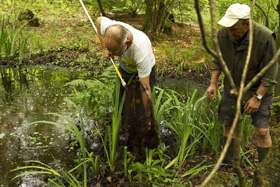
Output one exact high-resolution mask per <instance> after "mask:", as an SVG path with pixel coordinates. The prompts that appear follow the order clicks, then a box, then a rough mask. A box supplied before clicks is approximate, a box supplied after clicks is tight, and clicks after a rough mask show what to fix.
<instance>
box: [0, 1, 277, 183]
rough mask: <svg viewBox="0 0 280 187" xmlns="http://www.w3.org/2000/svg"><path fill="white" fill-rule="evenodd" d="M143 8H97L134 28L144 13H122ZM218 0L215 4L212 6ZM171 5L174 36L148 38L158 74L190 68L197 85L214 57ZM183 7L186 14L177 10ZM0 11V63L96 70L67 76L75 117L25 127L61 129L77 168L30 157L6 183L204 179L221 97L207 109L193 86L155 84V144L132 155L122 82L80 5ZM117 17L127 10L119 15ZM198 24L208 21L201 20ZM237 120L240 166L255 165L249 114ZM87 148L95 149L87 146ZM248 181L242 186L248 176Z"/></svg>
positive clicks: (8, 5)
mask: <svg viewBox="0 0 280 187" xmlns="http://www.w3.org/2000/svg"><path fill="white" fill-rule="evenodd" d="M141 2H142V1H128V3H124V1H122V4H114V6H112V3H113V2H111V1H108V2H107V1H106V2H105V3H104V4H105V5H107V4H110V3H111V4H110V6H108V7H114V8H113V10H110V11H112V12H113V13H114V15H113V16H112V17H115V18H116V19H118V20H120V21H124V20H125V21H126V22H128V23H130V24H132V25H133V26H134V27H136V28H138V29H140V28H141V24H142V22H143V19H144V15H135V17H131V19H129V20H127V17H126V15H127V14H129V10H131V11H133V12H134V13H135V12H139V13H141V11H143V10H141V9H137V8H136V7H138V6H137V3H138V4H139V3H140V4H141ZM223 2H225V1H221V2H219V3H220V5H223ZM32 3H33V4H32ZM85 3H86V5H87V6H88V7H90V8H89V11H90V13H91V15H92V16H93V18H94V17H96V16H97V15H99V11H97V10H98V7H97V6H98V5H97V4H96V2H95V1H85ZM31 4H32V6H31ZM177 6H178V7H177ZM108 7H107V8H108ZM175 7H177V8H175V9H174V15H175V16H177V17H176V18H177V20H179V21H180V22H179V21H178V22H175V23H170V24H172V29H173V30H172V33H169V34H167V33H162V35H161V38H159V37H155V38H153V37H151V38H153V49H154V54H155V56H156V58H157V73H158V76H163V77H164V76H166V75H167V76H170V75H169V74H172V75H187V74H188V73H190V72H195V73H196V74H192V75H193V76H197V77H199V78H201V79H203V78H204V77H203V75H202V74H204V76H205V77H206V78H207V73H208V71H209V65H210V62H211V59H212V57H211V56H210V55H209V54H207V53H206V52H205V50H204V49H203V47H202V45H201V41H200V40H201V39H200V35H199V29H198V26H197V25H196V24H195V22H194V21H195V18H194V17H193V15H194V14H193V13H192V11H193V10H192V8H191V7H190V6H187V3H183V4H182V6H180V5H179V4H178V5H175ZM182 7H183V8H185V9H186V10H188V12H186V11H183V10H181V8H182ZM22 8H32V11H33V12H34V14H35V16H36V17H39V20H40V26H39V27H31V26H29V25H28V23H27V22H25V21H23V22H19V21H18V19H17V15H18V13H19V12H20V11H21V10H22ZM0 9H1V10H0V18H1V29H0V55H1V56H0V62H1V65H9V66H23V65H37V64H45V65H59V66H63V67H67V68H68V69H70V70H74V71H85V70H86V71H91V72H94V75H93V77H92V79H91V80H75V81H72V82H69V83H67V84H66V85H65V86H67V87H71V88H73V90H74V93H73V95H72V97H70V98H68V102H69V105H71V106H74V107H75V108H76V111H77V112H76V113H74V114H73V116H77V117H76V121H72V120H70V119H68V118H66V117H65V116H63V115H61V114H58V113H52V114H50V115H54V116H57V117H59V118H61V119H62V120H64V121H65V122H66V123H67V124H68V125H63V124H60V123H54V122H52V121H44V120H43V119H40V120H39V121H36V122H33V123H31V124H28V125H27V126H30V125H36V124H42V123H43V124H50V125H54V128H55V127H60V128H64V129H65V133H67V134H69V135H71V136H72V137H74V138H73V139H72V140H71V143H70V144H69V146H68V147H67V149H69V151H73V152H75V151H76V152H77V157H76V158H73V159H74V160H75V163H76V166H75V167H74V168H72V169H71V170H69V171H65V170H64V168H63V166H61V163H59V162H57V161H56V158H54V157H53V159H54V161H55V163H56V166H55V167H54V166H50V165H48V164H46V163H43V161H35V160H30V161H27V163H26V165H27V166H22V167H19V168H15V169H12V170H11V171H10V173H9V174H8V175H7V177H6V181H5V183H6V184H8V183H9V182H10V181H11V180H15V179H16V178H18V177H22V176H24V175H30V174H42V175H47V176H48V177H47V181H48V184H50V185H52V186H87V185H88V184H100V185H102V184H104V185H107V186H118V185H119V186H147V185H148V186H194V185H199V183H200V182H201V181H202V180H203V179H204V178H206V176H207V174H208V173H209V171H210V169H211V168H212V167H213V166H214V164H215V163H216V161H217V159H218V156H219V153H220V149H221V145H220V144H221V138H222V132H223V127H222V125H221V124H219V123H218V122H216V120H215V118H216V113H217V108H218V103H219V101H220V98H221V96H220V95H218V97H217V99H216V100H215V101H214V102H211V103H209V102H208V101H207V100H206V97H205V95H199V94H198V88H197V89H195V90H194V91H193V92H192V93H186V94H184V95H182V94H179V93H177V92H176V91H174V90H170V89H162V88H160V87H156V88H155V90H154V91H153V94H154V95H153V97H154V115H155V119H156V121H157V123H158V125H159V127H160V139H161V143H160V146H159V147H158V148H157V149H153V150H148V149H142V150H140V153H141V154H140V155H138V157H137V156H136V155H135V153H133V152H132V151H131V150H130V149H128V148H127V147H126V146H123V145H120V144H119V129H120V122H121V114H120V113H119V112H118V111H119V110H118V108H119V104H120V106H122V105H123V101H117V99H114V98H118V95H117V93H118V91H117V90H115V88H116V87H118V86H116V85H118V84H120V83H119V80H117V79H116V75H115V72H114V69H113V67H111V65H110V63H109V62H107V60H106V59H104V57H103V53H102V50H101V47H100V44H99V43H98V39H97V36H96V34H95V33H94V30H93V28H92V26H91V25H90V23H89V22H88V20H87V18H86V16H85V15H84V13H83V11H82V9H81V7H80V6H79V2H78V1H64V0H61V1H46V0H41V1H40V0H36V1H32V2H31V1H17V2H15V1H13V2H12V1H5V2H4V3H3V6H2V7H0ZM108 9H110V8H108ZM10 10H12V11H10ZM46 10H48V11H46ZM127 11H128V12H127ZM120 12H121V13H124V12H125V14H124V15H123V14H118V13H120ZM205 19H206V20H207V19H208V16H207V15H205ZM271 24H272V25H274V22H272V23H271ZM147 34H149V33H147ZM116 80H117V81H116ZM221 90H222V88H221ZM114 100H115V101H116V102H114ZM243 119H244V120H243V123H244V124H247V125H243V132H244V133H243V145H242V147H241V149H242V160H243V162H242V163H243V164H244V165H243V167H244V168H245V167H246V168H247V167H249V168H254V166H255V165H254V164H255V163H253V162H252V159H251V158H252V157H254V155H253V152H254V150H253V149H251V144H250V143H248V139H249V138H250V137H251V136H252V133H253V130H254V129H253V128H251V126H250V125H249V124H250V119H249V118H246V116H244V118H243ZM88 121H94V127H91V128H90V129H89V128H86V127H87V125H88ZM34 141H36V140H34ZM92 144H98V146H95V147H94V148H93V149H92V147H91V145H92ZM14 172H16V173H17V172H21V173H20V174H18V175H17V176H16V177H15V178H13V179H10V178H9V175H10V174H11V173H14ZM246 177H247V179H248V180H247V183H248V185H250V184H251V182H252V174H249V175H248V176H246ZM229 181H230V182H229ZM228 183H231V184H232V186H234V185H236V184H237V183H238V180H237V177H236V176H234V175H231V176H227V175H225V174H223V173H219V174H217V175H216V176H215V177H214V179H213V180H212V181H211V184H210V185H212V186H219V185H224V184H225V185H226V184H228ZM0 185H1V184H0Z"/></svg>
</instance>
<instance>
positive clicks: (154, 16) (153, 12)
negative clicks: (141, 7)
mask: <svg viewBox="0 0 280 187" xmlns="http://www.w3.org/2000/svg"><path fill="white" fill-rule="evenodd" d="M174 2H175V0H145V4H146V20H145V22H144V25H143V28H142V30H144V31H147V30H150V31H151V33H152V34H156V35H157V34H160V33H162V32H163V30H164V26H165V24H166V22H167V19H168V16H169V12H170V10H171V9H172V6H173V4H174Z"/></svg>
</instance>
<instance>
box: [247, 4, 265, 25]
mask: <svg viewBox="0 0 280 187" xmlns="http://www.w3.org/2000/svg"><path fill="white" fill-rule="evenodd" d="M251 1H253V0H251ZM255 4H256V7H258V8H259V9H260V10H261V11H262V13H263V15H264V17H265V26H266V27H268V25H269V20H268V16H267V14H266V12H265V11H264V9H263V8H262V7H261V6H260V5H259V4H257V3H255Z"/></svg>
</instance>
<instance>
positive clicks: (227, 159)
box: [223, 136, 234, 164]
mask: <svg viewBox="0 0 280 187" xmlns="http://www.w3.org/2000/svg"><path fill="white" fill-rule="evenodd" d="M226 142H227V137H225V136H224V137H223V147H225V145H226ZM233 153H234V138H233V139H231V142H230V145H229V148H228V151H227V153H226V155H225V158H224V160H223V164H232V159H233Z"/></svg>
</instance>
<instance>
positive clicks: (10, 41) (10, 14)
mask: <svg viewBox="0 0 280 187" xmlns="http://www.w3.org/2000/svg"><path fill="white" fill-rule="evenodd" d="M83 2H84V3H85V5H86V7H87V9H88V11H89V13H90V15H91V16H92V19H93V20H95V18H96V17H97V16H100V15H104V16H108V17H110V18H112V19H115V20H119V21H123V22H126V23H129V24H131V25H132V26H134V27H135V28H137V29H140V30H143V31H144V32H145V33H146V34H147V35H148V36H149V37H150V38H151V40H152V45H153V51H154V54H155V56H156V60H157V69H156V71H157V74H158V76H159V77H163V78H164V77H176V78H186V79H188V78H190V79H196V80H197V81H198V82H204V83H205V84H207V83H208V81H209V76H210V71H211V70H210V69H211V60H212V56H211V55H210V54H208V53H207V52H206V50H205V49H204V47H203V45H202V40H201V37H200V30H199V25H198V21H197V16H196V13H195V9H194V2H193V1H191V0H189V1H188V0H186V1H180V0H165V1H163V0H161V1H157V0H145V1H144V0H130V1H125V0H123V1H122V0H108V1H102V0H97V1H95V0H85V1H83ZM237 2H238V3H245V4H248V5H250V4H251V3H252V2H251V1H249V0H240V1H228V0H220V1H219V0H217V1H216V6H217V9H216V10H217V12H216V14H217V20H219V19H220V18H221V17H222V16H223V15H224V13H225V11H226V9H227V8H228V6H229V5H230V4H232V3H237ZM257 5H258V6H257V7H255V9H254V11H253V19H254V21H257V22H259V23H262V24H264V25H267V26H268V27H269V28H270V29H271V30H273V31H274V32H275V33H277V35H279V34H278V33H279V2H277V1H276V0H266V1H260V2H257ZM200 6H201V11H202V15H203V19H204V23H205V24H206V37H207V38H208V40H207V43H208V45H209V46H213V44H212V35H211V29H210V28H211V27H210V26H211V25H210V23H211V20H210V13H209V12H210V10H209V4H208V1H206V0H205V1H200ZM277 7H278V8H277ZM26 9H29V10H31V11H32V13H33V14H34V17H33V16H31V17H32V18H31V19H29V18H28V19H27V20H25V19H20V20H19V19H18V18H19V15H20V12H22V11H23V10H26ZM0 15H1V16H2V19H1V22H2V24H1V26H2V27H1V38H0V44H1V46H0V52H1V62H0V63H1V65H6V66H23V65H39V64H40V65H42V64H43V65H48V64H51V65H58V66H63V67H67V68H69V70H72V71H81V70H87V71H93V72H95V73H96V75H98V76H100V75H102V74H103V73H104V71H105V69H106V68H107V67H110V66H111V64H110V62H109V61H107V60H106V59H104V58H103V53H102V50H101V46H100V44H99V43H98V37H97V35H96V34H95V31H94V30H93V28H92V26H91V24H90V22H89V20H88V18H87V17H86V15H85V13H84V11H83V9H82V7H81V6H80V3H79V1H78V0H76V1H75V0H68V1H67V0H53V1H51V0H26V1H20V0H19V1H12V0H7V1H3V0H2V2H1V8H0ZM4 33H7V34H4ZM8 33H10V36H9V37H7V38H6V39H7V40H6V39H5V36H7V35H9V34H8ZM277 38H278V37H277ZM279 43H280V42H279V39H278V40H277V46H279ZM278 80H279V78H278ZM279 82H280V81H278V83H279ZM279 87H280V86H279V85H277V86H276V89H275V96H279V95H280V91H279V89H280V88H279ZM198 89H199V88H198ZM157 93H161V92H160V90H158V92H157ZM100 95H102V93H100ZM175 95H176V94H175ZM158 96H161V95H160V94H158ZM185 97H186V98H188V97H190V100H189V101H190V102H194V103H195V104H197V103H199V98H197V100H195V99H194V98H195V97H196V96H195V94H194V93H189V95H187V96H185ZM169 99H170V98H169ZM169 99H165V100H164V101H165V102H167V101H169ZM172 99H174V96H173V98H172ZM192 99H193V100H192ZM77 100H78V99H77V95H76V100H75V101H77ZM169 102H170V101H169ZM182 103H184V105H185V101H182ZM194 103H189V104H190V106H191V104H194ZM77 104H80V105H81V106H83V105H82V102H80V103H79V102H77ZM98 104H100V103H98ZM163 104H166V103H164V102H163V103H160V102H159V105H161V106H163ZM201 105H202V104H201ZM276 106H277V105H276ZM158 107H159V106H158ZM212 107H213V108H214V109H213V113H215V107H217V106H212ZM205 108H206V107H205ZM87 109H88V110H89V109H90V107H88V108H87ZM91 109H92V108H91ZM99 110H100V109H99ZM205 110H206V109H205ZM84 111H86V109H84ZM97 111H98V110H97ZM159 111H160V110H159ZM164 111H165V112H166V114H165V115H166V116H164V115H162V116H164V117H165V118H164V120H162V121H166V119H167V118H170V115H171V114H172V113H173V112H174V111H171V110H170V109H169V110H167V109H164ZM184 111H185V110H184ZM180 112H182V110H180ZM175 113H176V112H175ZM194 113H195V112H194ZM158 114H159V113H158ZM87 115H89V116H90V115H92V112H88V113H87ZM94 115H96V116H97V115H99V118H101V117H102V119H103V121H102V122H103V123H104V121H106V120H107V118H106V120H105V117H107V116H104V115H103V114H101V112H99V113H98V114H94ZM274 115H275V118H274V121H273V123H274V124H277V123H278V119H277V110H275V113H274ZM91 117H92V116H91ZM158 117H159V116H158ZM198 118H199V120H198V121H199V123H200V122H201V121H200V120H201V118H203V117H198ZM208 118H209V121H211V123H207V124H208V125H209V124H212V125H213V126H214V125H217V124H214V122H213V121H214V120H213V119H214V117H213V118H212V120H211V119H210V117H208ZM204 120H205V119H204ZM109 121H110V120H109ZM158 121H159V122H161V119H158ZM181 121H186V119H185V120H183V119H181ZM245 121H246V120H245ZM109 123H111V121H110V122H109ZM185 123H186V122H182V124H185ZM204 123H205V121H204ZM247 123H248V122H247ZM174 127H175V125H174V124H172V125H171V127H170V128H171V129H172V130H173V133H174V137H177V138H178V137H179V138H178V139H179V140H176V142H177V143H176V146H175V147H177V149H176V151H175V152H176V153H177V152H178V157H174V158H177V160H176V159H174V158H173V157H172V156H170V155H169V159H166V160H169V161H170V163H169V164H167V165H165V164H164V163H166V162H167V161H166V160H165V161H162V160H161V159H156V160H154V161H153V162H152V161H151V160H147V162H145V164H143V165H144V166H145V167H144V169H143V168H142V167H143V165H141V167H140V166H139V164H138V165H137V164H136V163H134V165H133V164H131V165H130V170H131V173H134V172H136V173H137V174H136V175H135V176H136V177H135V176H134V177H132V176H130V177H132V178H133V179H134V182H132V181H131V179H132V178H129V177H128V179H129V180H128V179H127V182H128V183H130V184H131V183H133V184H134V185H136V186H137V185H140V184H143V183H144V184H152V181H153V179H154V178H157V180H156V181H153V182H156V184H158V185H160V184H162V183H164V182H165V181H168V182H169V183H170V184H173V185H174V184H175V185H176V184H178V185H179V184H182V185H186V184H188V185H190V186H192V185H193V184H199V183H200V182H201V181H202V179H203V178H205V176H207V172H206V171H207V169H208V168H211V165H212V164H214V163H215V160H216V159H213V154H214V155H215V156H214V158H216V157H218V153H217V152H218V150H219V146H220V145H219V144H217V145H215V146H214V145H213V144H214V142H217V141H219V139H216V140H214V139H212V140H211V138H210V137H209V138H207V141H206V138H205V137H207V135H205V134H201V132H200V131H199V133H198V132H197V135H200V138H199V139H195V138H194V137H192V138H193V139H192V138H189V136H191V135H190V133H189V134H188V135H186V134H185V135H182V134H180V130H182V129H184V128H186V126H184V125H182V127H181V129H179V128H178V129H175V128H174ZM176 127H177V126H176ZM192 128H193V127H192ZM192 128H190V129H192ZM196 128H197V127H196ZM199 128H202V127H199ZM216 128H217V127H216ZM275 128H276V126H275ZM190 129H189V131H190ZM211 130H212V131H213V132H215V131H217V129H211ZM184 131H185V132H186V129H185V130H184ZM201 131H202V130H201ZM273 132H274V131H273V130H272V134H273ZM192 133H194V132H192ZM208 133H209V134H211V131H210V130H209V129H208ZM194 134H195V133H194ZM194 134H193V135H192V136H195V135H194ZM252 136H254V135H253V133H252V132H251V133H248V135H247V137H244V143H245V142H246V143H247V142H248V139H249V138H251V137H252ZM180 137H182V138H180ZM182 139H183V140H182ZM188 140H189V141H190V140H192V141H194V140H195V141H197V142H198V144H199V146H197V145H196V146H195V145H189V147H187V148H186V149H185V148H181V147H184V146H185V147H186V144H187V142H189V141H188ZM209 142H211V143H209ZM184 143H186V144H184ZM246 146H247V147H246V149H245V148H244V150H243V151H244V152H243V153H244V154H243V155H244V164H245V165H246V167H245V166H244V169H245V170H246V169H247V170H248V171H249V174H248V175H247V176H246V177H247V178H246V179H247V183H248V185H249V184H252V176H253V174H252V172H253V170H254V168H255V165H254V162H255V160H254V157H255V152H254V151H252V149H251V148H252V145H251V144H248V145H247V144H246ZM197 147H200V148H199V149H200V150H199V151H197V152H196V151H195V150H196V149H198V148H197ZM211 147H215V151H214V152H215V153H213V152H211V154H209V155H207V154H205V158H204V157H198V154H200V153H203V154H204V153H206V152H207V151H206V150H207V149H209V148H211ZM244 147H245V145H244ZM182 150H184V151H182ZM168 152H171V151H170V150H169V151H168ZM245 152H246V154H245ZM151 154H152V155H160V154H158V153H151ZM180 154H182V155H181V156H180ZM247 154H248V155H247ZM246 155H247V156H246ZM158 157H159V158H160V156H157V158H158ZM96 158H97V157H96ZM180 158H181V159H182V160H180ZM195 158H196V159H195ZM173 159H174V160H173ZM178 159H179V161H178ZM187 159H189V161H190V162H191V164H189V163H188V164H187V163H186V162H185V161H186V160H187ZM203 160H212V162H207V164H206V165H200V164H199V163H200V162H201V161H203ZM180 161H181V162H180ZM108 162H109V163H110V164H109V165H110V167H111V171H112V170H113V171H114V167H112V160H111V161H108ZM175 162H176V164H171V163H175ZM151 163H153V164H151ZM157 163H162V164H161V166H162V168H164V169H166V170H167V169H169V168H173V167H174V168H173V169H174V171H175V170H178V172H175V174H174V173H172V172H174V171H168V172H169V174H170V173H171V174H172V175H174V176H175V177H174V178H173V177H170V176H169V175H168V174H167V173H168V172H167V171H165V172H163V171H161V170H160V169H159V168H158V165H157ZM151 165H152V166H157V167H155V168H156V169H157V171H158V173H153V172H151V168H150V166H151ZM147 166H149V167H147ZM163 166H165V167H163ZM171 166H172V167H171ZM139 168H142V169H139ZM95 169H96V168H95ZM205 170H206V171H205ZM201 171H204V172H203V174H201V173H202V172H201ZM227 172H228V171H227ZM227 172H226V173H227ZM93 173H95V172H93ZM163 173H164V174H163ZM232 173H233V172H232V171H231V172H228V173H227V174H228V175H223V174H221V175H217V176H216V178H215V180H214V184H213V185H215V183H218V184H221V185H222V184H223V183H225V184H227V183H228V181H230V183H231V185H234V184H236V183H237V181H238V180H237V179H236V176H235V175H234V174H232ZM196 174H197V175H196ZM84 175H86V174H85V173H84ZM90 176H91V175H90ZM143 176H149V179H148V180H144V179H143V178H142V177H143ZM158 176H159V177H158ZM186 176H191V177H189V178H185V179H186V180H183V181H180V180H181V179H184V177H186ZM118 177H119V176H118ZM93 178H94V177H93ZM158 178H159V179H158ZM171 178H172V179H171ZM91 179H92V178H91ZM84 180H85V179H84ZM143 180H144V181H143ZM119 181H120V180H118V182H119ZM107 182H108V181H107ZM118 182H116V183H118Z"/></svg>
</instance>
